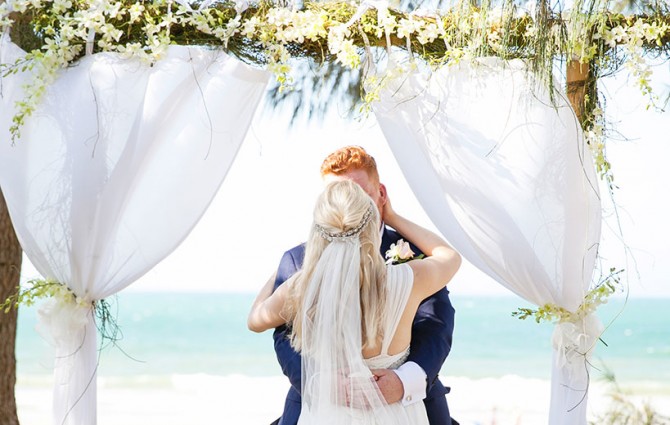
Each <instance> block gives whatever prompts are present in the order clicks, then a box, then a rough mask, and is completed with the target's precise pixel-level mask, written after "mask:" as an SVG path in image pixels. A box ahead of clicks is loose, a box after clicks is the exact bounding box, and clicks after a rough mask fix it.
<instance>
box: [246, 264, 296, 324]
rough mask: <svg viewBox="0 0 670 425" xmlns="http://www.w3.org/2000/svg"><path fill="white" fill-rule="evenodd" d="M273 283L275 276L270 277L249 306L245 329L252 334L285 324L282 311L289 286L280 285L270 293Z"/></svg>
mask: <svg viewBox="0 0 670 425" xmlns="http://www.w3.org/2000/svg"><path fill="white" fill-rule="evenodd" d="M274 281H275V275H272V277H271V278H270V279H269V280H268V281H267V283H266V284H265V285H264V286H263V288H262V289H261V291H260V292H259V293H258V295H257V296H256V299H255V300H254V304H253V305H252V306H251V311H250V312H249V317H248V318H247V327H248V328H249V330H251V331H253V332H264V331H266V330H268V329H274V328H276V327H277V326H279V325H283V324H284V323H286V322H287V320H286V319H285V318H284V317H283V316H282V311H283V310H284V301H285V300H286V293H287V291H288V288H289V287H290V285H281V286H280V287H279V288H277V290H276V291H274V292H272V289H273V288H274Z"/></svg>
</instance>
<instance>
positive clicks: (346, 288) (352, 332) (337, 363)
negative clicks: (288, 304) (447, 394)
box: [298, 235, 408, 425]
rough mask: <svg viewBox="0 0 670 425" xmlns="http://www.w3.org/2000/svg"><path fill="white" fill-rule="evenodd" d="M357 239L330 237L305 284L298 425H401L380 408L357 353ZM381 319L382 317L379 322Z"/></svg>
mask: <svg viewBox="0 0 670 425" xmlns="http://www.w3.org/2000/svg"><path fill="white" fill-rule="evenodd" d="M360 246H361V245H360V241H359V238H358V235H355V236H354V237H346V238H334V239H332V241H331V242H330V243H329V244H328V245H327V246H326V248H325V250H324V251H323V253H322V254H321V257H320V259H319V261H318V263H317V265H316V267H315V269H314V272H313V274H312V277H311V279H310V281H309V283H308V285H307V288H306V292H305V298H304V306H305V308H304V309H303V313H302V314H303V317H302V323H303V326H302V335H301V336H302V350H301V351H302V353H301V354H302V413H301V415H300V420H299V421H298V424H300V425H305V424H319V425H322V424H327V425H335V424H337V425H345V424H346V425H349V424H384V425H386V424H407V423H408V419H407V418H406V417H404V416H403V412H404V409H403V408H402V406H401V405H399V404H398V403H396V404H394V405H388V404H386V402H385V400H384V397H383V396H382V394H381V393H380V391H379V389H378V387H377V385H376V383H375V380H374V376H373V375H372V373H371V372H370V369H369V368H368V367H367V365H366V364H365V361H364V359H363V355H362V330H361V307H360V258H361V255H360ZM379 320H383V318H379Z"/></svg>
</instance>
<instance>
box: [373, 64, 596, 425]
mask: <svg viewBox="0 0 670 425" xmlns="http://www.w3.org/2000/svg"><path fill="white" fill-rule="evenodd" d="M554 96H555V99H554V101H552V98H551V97H550V95H549V92H548V91H547V90H545V89H543V86H542V85H541V84H536V83H535V82H534V81H533V78H532V76H531V75H530V74H529V73H528V72H527V69H526V68H525V66H524V63H523V62H521V61H518V60H515V61H503V60H500V59H498V58H484V59H479V60H477V61H476V62H467V61H463V62H461V63H460V64H458V65H454V66H451V67H449V66H445V67H442V68H440V69H438V70H436V71H435V72H433V73H428V72H421V71H418V70H417V71H413V72H412V73H410V74H409V75H408V76H407V75H405V76H403V77H400V78H397V79H395V80H393V81H391V82H389V83H388V84H387V85H386V86H385V87H384V89H383V91H382V93H381V101H380V102H379V103H377V104H375V106H374V111H375V115H376V117H377V120H378V121H379V125H380V127H381V129H382V131H383V133H384V135H385V136H386V139H387V140H388V143H389V145H390V147H391V149H392V151H393V153H394V156H395V158H396V160H397V161H398V164H399V165H400V168H401V169H402V171H403V173H404V175H405V177H406V179H407V181H408V183H409V185H410V187H411V188H412V190H413V192H414V194H415V195H416V197H417V199H418V200H419V202H420V203H421V205H422V206H423V208H424V209H425V211H426V213H427V214H428V216H429V217H430V219H431V220H432V221H433V223H434V224H435V225H436V226H437V228H438V229H439V230H440V231H441V232H442V233H443V234H444V235H445V236H446V237H447V239H448V240H449V241H450V242H451V243H452V244H453V245H454V247H455V248H456V249H458V251H459V252H461V254H462V255H463V256H464V257H465V258H466V259H467V260H468V261H470V262H471V263H472V264H474V265H475V266H476V267H478V268H479V269H480V270H482V271H484V272H485V273H487V274H488V275H489V276H491V277H492V278H494V279H495V280H497V281H498V282H499V283H500V284H502V285H503V286H505V287H506V288H508V289H510V290H511V291H512V292H514V293H515V294H517V295H519V296H521V297H522V298H524V299H525V300H527V301H530V302H531V303H533V304H535V305H538V306H541V305H544V304H546V303H551V304H555V305H557V306H560V307H563V308H565V309H567V310H569V311H573V312H574V311H575V310H576V309H577V307H578V306H579V305H580V304H581V302H582V301H583V299H584V295H585V294H586V292H587V290H588V288H589V285H590V283H591V279H592V275H593V270H594V265H595V259H596V255H597V248H598V243H599V240H600V227H601V209H600V198H599V194H598V181H597V179H596V176H595V170H594V166H593V162H592V159H591V156H590V153H589V151H588V147H587V145H586V143H585V142H584V140H583V137H582V132H581V129H580V125H579V123H578V121H577V119H576V118H575V115H574V113H573V111H572V109H571V107H570V106H569V103H568V101H567V100H566V99H565V98H564V97H562V95H561V92H560V90H556V91H555V92H554ZM599 334H600V327H599V322H598V320H597V318H595V316H587V317H585V318H583V319H580V320H575V321H573V322H570V323H563V324H560V325H558V326H557V328H556V330H555V332H554V338H553V340H554V344H553V345H554V363H553V373H552V396H551V406H550V418H549V423H550V424H552V425H555V424H562V425H563V424H564V425H568V424H569V425H579V424H586V395H587V388H588V382H589V381H588V365H587V361H586V358H587V356H586V354H587V353H589V352H590V351H591V350H592V349H593V346H594V344H595V342H596V341H597V338H598V336H599Z"/></svg>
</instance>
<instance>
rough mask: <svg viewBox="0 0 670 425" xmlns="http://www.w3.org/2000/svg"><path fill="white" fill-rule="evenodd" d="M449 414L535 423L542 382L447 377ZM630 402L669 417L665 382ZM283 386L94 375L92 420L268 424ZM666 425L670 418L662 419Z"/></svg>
mask: <svg viewBox="0 0 670 425" xmlns="http://www.w3.org/2000/svg"><path fill="white" fill-rule="evenodd" d="M448 381H449V385H451V386H452V393H451V394H450V395H449V405H450V407H451V411H452V415H453V416H454V417H455V418H457V419H458V420H459V421H460V422H461V424H462V425H507V424H510V425H536V424H545V423H547V419H546V418H547V412H548V409H549V382H548V381H546V380H541V379H528V378H520V377H517V376H505V377H502V378H485V379H470V378H450V379H448ZM621 387H622V388H623V390H624V391H625V392H631V393H632V394H633V395H631V396H630V397H629V399H630V400H631V401H633V402H635V403H642V402H644V401H648V402H649V403H651V405H652V406H653V407H654V408H655V409H656V411H657V412H659V413H662V414H664V415H666V416H668V417H670V385H662V384H660V383H637V384H625V383H624V384H621ZM287 389H288V384H287V381H286V380H285V378H284V377H280V376H275V377H262V378H255V377H247V376H242V375H231V376H210V375H173V376H172V377H165V379H164V380H156V379H155V377H151V378H133V381H132V385H129V383H128V381H127V380H125V381H123V382H120V381H118V380H115V379H111V378H106V377H101V378H99V379H98V425H146V424H148V423H160V424H161V425H185V424H214V423H217V424H243V425H247V424H248V425H255V424H258V425H262V424H263V425H267V424H269V423H270V422H271V421H272V420H273V419H275V418H277V417H278V416H279V414H280V413H281V410H282V406H283V401H284V395H285V394H286V390H287ZM610 390H611V386H609V385H608V384H605V383H602V382H593V383H592V388H591V392H590V395H589V419H590V420H595V418H597V417H598V415H600V414H602V413H603V412H604V411H605V410H606V409H607V408H608V406H609V404H610V400H611V399H610V397H609V396H608V391H610ZM16 398H17V404H18V409H19V419H20V421H21V423H22V424H25V425H48V424H50V423H51V417H50V415H51V387H50V382H49V379H48V378H46V377H42V378H20V379H19V382H18V385H17V391H16ZM668 423H670V422H668Z"/></svg>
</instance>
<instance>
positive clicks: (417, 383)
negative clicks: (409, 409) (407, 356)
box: [395, 362, 426, 406]
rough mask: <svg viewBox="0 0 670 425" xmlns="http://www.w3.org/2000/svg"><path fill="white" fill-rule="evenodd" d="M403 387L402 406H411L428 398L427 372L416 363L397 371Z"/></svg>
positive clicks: (406, 364) (407, 364) (405, 364)
mask: <svg viewBox="0 0 670 425" xmlns="http://www.w3.org/2000/svg"><path fill="white" fill-rule="evenodd" d="M395 373H396V375H398V378H400V381H401V382H402V386H403V391H404V392H403V396H402V404H403V406H409V405H410V404H414V403H416V402H419V401H421V400H423V399H424V398H426V372H424V371H423V369H422V368H421V366H419V365H418V364H416V363H414V362H407V363H404V364H403V365H401V366H400V367H399V368H398V369H396V370H395Z"/></svg>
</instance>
